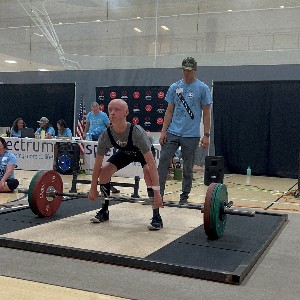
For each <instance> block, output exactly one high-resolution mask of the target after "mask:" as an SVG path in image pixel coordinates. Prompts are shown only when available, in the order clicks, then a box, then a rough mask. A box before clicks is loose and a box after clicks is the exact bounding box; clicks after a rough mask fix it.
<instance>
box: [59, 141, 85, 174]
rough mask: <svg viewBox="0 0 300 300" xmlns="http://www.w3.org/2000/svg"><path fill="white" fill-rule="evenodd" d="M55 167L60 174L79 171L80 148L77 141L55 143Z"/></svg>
mask: <svg viewBox="0 0 300 300" xmlns="http://www.w3.org/2000/svg"><path fill="white" fill-rule="evenodd" d="M57 148H58V149H57V159H56V168H57V171H58V172H59V173H60V174H72V173H73V171H75V172H76V173H77V172H78V171H79V159H80V150H79V145H78V144H77V143H57Z"/></svg>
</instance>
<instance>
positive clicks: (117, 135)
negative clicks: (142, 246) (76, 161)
mask: <svg viewBox="0 0 300 300" xmlns="http://www.w3.org/2000/svg"><path fill="white" fill-rule="evenodd" d="M108 113H109V118H110V121H111V126H109V127H108V128H107V130H105V131H104V132H103V134H102V135H101V136H100V138H99V140H98V147H97V155H96V159H95V164H94V170H93V175H92V183H91V189H90V191H89V196H88V198H89V199H90V200H96V198H97V197H98V195H99V193H98V191H97V185H98V182H99V183H100V191H101V196H102V198H103V200H104V201H103V202H102V209H101V210H100V211H99V212H98V213H97V214H96V216H95V217H93V218H92V219H91V221H92V222H93V223H101V222H105V221H108V220H109V211H108V205H109V200H105V199H104V197H109V196H110V189H111V185H110V178H111V176H112V175H113V174H114V173H116V172H117V171H118V170H120V169H122V168H124V167H126V166H127V165H129V164H130V163H132V162H139V163H140V164H141V166H142V168H143V173H144V180H145V182H146V185H147V192H148V196H149V198H152V199H153V217H152V221H151V223H150V224H149V225H148V228H149V230H159V229H161V228H162V227H163V222H162V219H161V216H160V214H159V207H163V203H162V197H161V195H160V187H159V179H158V173H157V167H156V163H155V160H154V156H153V151H154V147H153V146H152V145H151V143H150V140H149V138H148V136H147V133H146V131H145V130H144V129H143V128H142V127H141V126H139V125H133V124H130V123H128V122H127V121H126V117H127V115H128V113H129V111H128V105H127V103H126V102H125V101H124V100H122V99H114V100H111V101H110V103H109V105H108ZM112 147H115V148H116V149H118V151H117V152H116V153H114V154H113V155H112V156H111V157H110V158H109V159H108V160H107V163H106V164H104V165H103V164H102V163H103V158H104V155H105V154H106V153H107V151H108V150H109V149H110V148H112Z"/></svg>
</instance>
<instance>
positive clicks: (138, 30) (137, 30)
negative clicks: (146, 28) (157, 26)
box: [133, 27, 142, 32]
mask: <svg viewBox="0 0 300 300" xmlns="http://www.w3.org/2000/svg"><path fill="white" fill-rule="evenodd" d="M133 30H135V31H136V32H142V30H141V29H139V28H137V27H134V28H133Z"/></svg>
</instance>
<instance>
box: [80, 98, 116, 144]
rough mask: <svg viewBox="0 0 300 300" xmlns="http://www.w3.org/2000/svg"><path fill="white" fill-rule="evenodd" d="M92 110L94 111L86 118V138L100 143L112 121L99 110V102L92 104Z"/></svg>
mask: <svg viewBox="0 0 300 300" xmlns="http://www.w3.org/2000/svg"><path fill="white" fill-rule="evenodd" d="M91 109H92V111H90V112H89V113H88V114H87V116H86V125H85V128H84V138H86V139H87V140H92V141H98V138H99V136H100V135H101V133H102V132H103V131H104V130H105V129H106V128H107V127H108V126H109V124H110V121H109V118H108V116H107V114H106V113H105V112H103V111H100V110H99V104H98V103H97V102H93V103H92V106H91ZM88 137H89V138H88Z"/></svg>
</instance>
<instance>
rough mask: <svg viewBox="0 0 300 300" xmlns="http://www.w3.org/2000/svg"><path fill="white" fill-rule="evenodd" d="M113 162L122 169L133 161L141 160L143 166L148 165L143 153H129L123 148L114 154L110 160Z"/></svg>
mask: <svg viewBox="0 0 300 300" xmlns="http://www.w3.org/2000/svg"><path fill="white" fill-rule="evenodd" d="M107 161H108V162H110V163H111V164H113V165H115V166H116V167H117V169H118V170H121V169H123V168H125V167H126V166H128V165H129V164H131V163H132V162H139V163H140V164H141V165H142V167H144V165H146V164H147V163H146V161H145V158H144V156H143V155H142V153H139V154H138V155H136V156H133V155H128V154H126V153H125V152H124V151H122V150H118V151H117V152H116V153H115V154H113V155H112V156H111V157H110V158H109V159H108V160H107Z"/></svg>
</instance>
